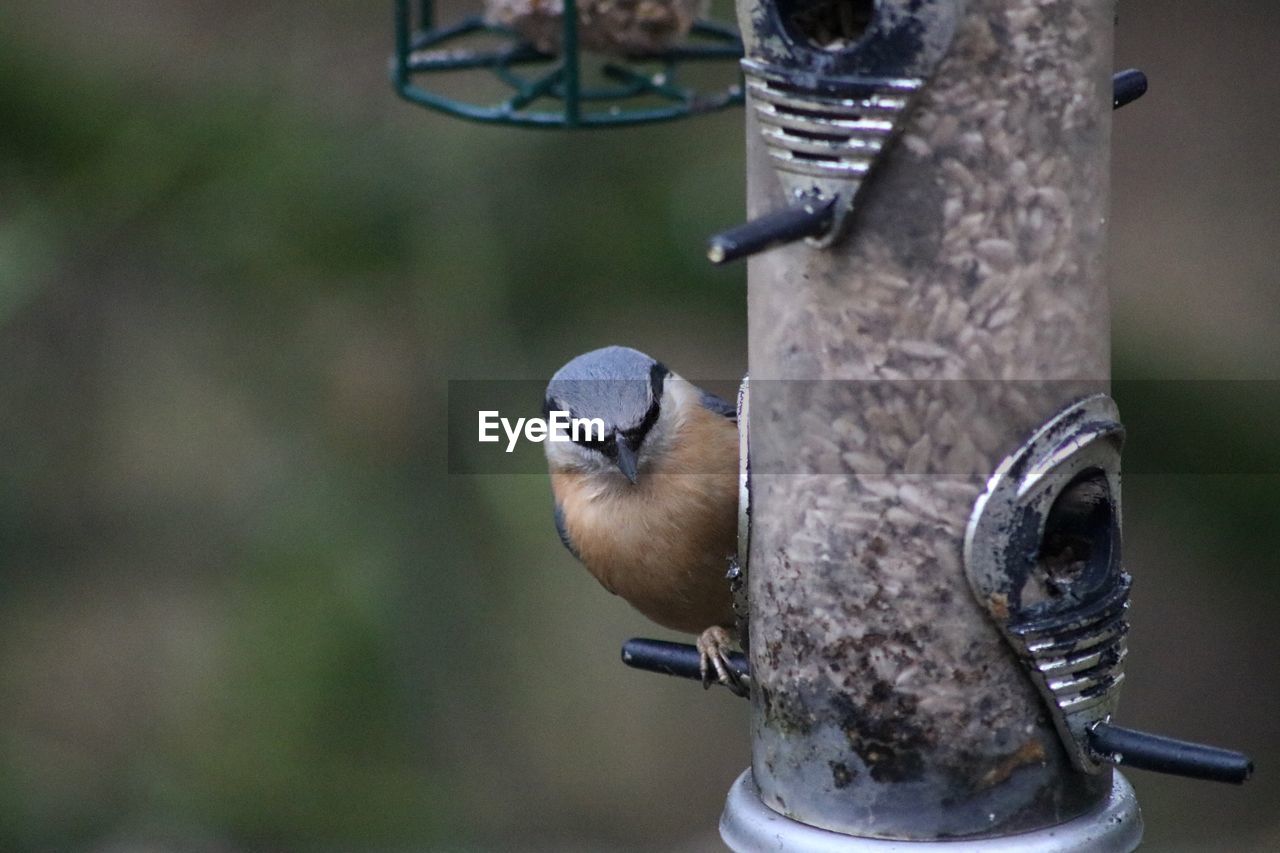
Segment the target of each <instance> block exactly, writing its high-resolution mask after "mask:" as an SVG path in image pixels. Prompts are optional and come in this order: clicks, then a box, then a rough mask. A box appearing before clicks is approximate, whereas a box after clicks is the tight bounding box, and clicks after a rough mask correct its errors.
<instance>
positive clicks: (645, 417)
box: [543, 346, 672, 484]
mask: <svg viewBox="0 0 1280 853" xmlns="http://www.w3.org/2000/svg"><path fill="white" fill-rule="evenodd" d="M670 376H672V374H671V372H670V371H669V370H667V368H666V367H665V366H663V364H662V363H661V362H659V361H656V360H654V359H652V358H650V357H649V356H647V355H645V354H644V353H642V352H639V351H637V350H633V349H630V348H629V347H619V346H612V347H605V348H604V349H598V350H592V351H591V352H588V353H583V354H582V355H580V356H578V357H577V358H575V359H573V360H572V361H570V362H569V363H568V364H566V365H565V366H564V367H562V368H560V369H559V370H558V371H556V374H555V376H553V377H551V382H550V383H548V384H547V394H546V400H545V401H544V403H543V408H544V412H553V411H561V412H568V413H569V417H570V418H574V419H597V421H598V423H600V424H603V427H604V429H603V435H601V434H600V431H599V430H591V431H590V434H588V432H589V431H588V430H587V429H585V428H584V429H581V430H579V431H578V432H577V435H576V437H575V438H576V440H571V441H548V442H547V444H546V448H547V459H548V461H550V463H551V464H552V466H553V467H558V468H562V469H574V470H580V471H584V472H586V473H590V474H603V475H607V476H612V477H617V475H618V474H619V473H621V475H622V476H625V477H626V479H627V480H629V481H630V482H631V483H632V484H634V483H635V482H636V481H637V480H638V479H639V476H640V471H641V468H642V467H644V466H645V464H646V463H647V462H648V461H649V460H650V459H651V458H652V457H653V456H654V455H656V453H657V452H659V451H660V449H661V447H660V446H661V444H662V442H663V441H664V440H665V438H664V436H665V435H666V434H667V432H668V430H667V425H668V422H669V421H670V417H666V418H664V417H663V408H662V403H663V396H664V394H663V391H664V387H665V385H666V381H667V379H668V377H670ZM571 435H573V434H572V433H571Z"/></svg>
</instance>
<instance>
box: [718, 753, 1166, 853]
mask: <svg viewBox="0 0 1280 853" xmlns="http://www.w3.org/2000/svg"><path fill="white" fill-rule="evenodd" d="M1112 779H1113V780H1114V781H1113V782H1112V786H1111V795H1110V796H1109V797H1108V798H1107V800H1106V802H1104V803H1102V805H1101V806H1099V808H1098V809H1097V810H1096V811H1094V812H1091V813H1089V814H1085V815H1081V816H1080V817H1078V818H1075V819H1074V820H1069V821H1067V822H1066V823H1060V824H1058V825H1057V826H1050V827H1046V828H1045V829H1039V830H1036V831H1034V832H1021V833H1017V834H1015V835H1006V836H1002V837H996V838H978V839H973V840H970V841H963V840H961V841H894V840H888V839H882V838H862V837H858V836H853V835H844V834H841V833H839V832H831V831H830V830H826V829H818V828H816V827H812V826H809V825H808V824H804V823H800V822H799V821H795V820H792V819H790V818H788V817H783V816H782V815H780V814H778V813H777V812H775V811H774V810H773V809H771V808H769V807H768V806H766V805H765V804H764V803H763V802H761V801H760V792H759V790H758V789H757V788H756V784H755V780H754V779H753V778H752V776H751V770H750V768H748V769H747V770H745V771H743V773H742V775H741V776H739V777H738V778H737V780H736V781H734V783H733V787H731V788H730V789H729V797H728V800H727V802H726V803H725V807H724V814H723V815H721V816H720V837H721V838H722V839H724V842H725V844H727V845H729V848H730V849H731V850H736V851H753V850H776V851H793V853H925V851H931V850H932V851H943V853H979V851H981V853H1014V851H1017V853H1130V851H1132V850H1135V849H1137V847H1138V844H1139V843H1140V842H1141V841H1142V814H1141V812H1140V811H1139V810H1138V798H1137V796H1136V795H1135V794H1134V793H1133V788H1132V787H1130V785H1129V783H1128V781H1126V780H1125V778H1124V777H1123V776H1121V775H1120V773H1119V772H1118V771H1115V772H1113V774H1112Z"/></svg>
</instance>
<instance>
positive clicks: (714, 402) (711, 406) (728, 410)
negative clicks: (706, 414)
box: [699, 391, 738, 424]
mask: <svg viewBox="0 0 1280 853" xmlns="http://www.w3.org/2000/svg"><path fill="white" fill-rule="evenodd" d="M699 402H701V403H702V408H704V409H706V410H708V411H711V412H715V413H716V414H717V415H722V416H724V417H726V418H728V419H729V420H731V421H733V422H734V423H735V424H736V423H737V422H738V407H737V406H735V405H733V404H732V403H726V402H725V401H724V400H722V399H720V398H719V397H717V396H716V395H715V394H712V393H711V392H710V391H703V392H702V399H701V400H700V401H699Z"/></svg>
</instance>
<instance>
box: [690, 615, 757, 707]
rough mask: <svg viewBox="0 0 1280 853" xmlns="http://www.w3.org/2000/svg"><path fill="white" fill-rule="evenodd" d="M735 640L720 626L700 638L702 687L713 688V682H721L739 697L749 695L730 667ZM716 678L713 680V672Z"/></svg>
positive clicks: (698, 643) (711, 628)
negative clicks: (730, 652) (731, 649)
mask: <svg viewBox="0 0 1280 853" xmlns="http://www.w3.org/2000/svg"><path fill="white" fill-rule="evenodd" d="M732 645H733V640H732V638H730V636H729V632H728V631H727V630H725V629H724V628H722V627H720V626H719V625H713V626H712V627H710V628H708V629H707V630H705V631H703V632H702V633H701V634H700V635H699V636H698V642H697V646H698V656H699V658H700V660H699V669H700V670H701V672H702V687H703V689H706V688H708V687H710V686H711V682H712V681H713V680H715V681H718V682H720V683H721V684H723V685H724V686H725V687H728V688H729V690H730V691H731V692H732V693H734V694H735V695H737V696H747V695H749V693H748V691H747V686H746V685H745V684H743V683H742V678H741V677H740V676H739V675H738V674H737V673H736V672H734V671H733V667H731V666H730V665H729V658H728V653H729V648H730V646H732ZM713 671H714V673H715V678H714V679H712V672H713Z"/></svg>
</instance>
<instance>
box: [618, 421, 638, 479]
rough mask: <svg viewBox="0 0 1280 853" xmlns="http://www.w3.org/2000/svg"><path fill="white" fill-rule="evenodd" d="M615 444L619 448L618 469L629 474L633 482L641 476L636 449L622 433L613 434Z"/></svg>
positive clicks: (628, 476)
mask: <svg viewBox="0 0 1280 853" xmlns="http://www.w3.org/2000/svg"><path fill="white" fill-rule="evenodd" d="M613 441H614V446H615V447H617V448H618V459H617V466H618V470H619V471H621V472H622V473H623V474H625V475H626V476H627V479H628V480H630V481H631V482H632V483H633V484H634V483H635V481H636V480H637V479H638V478H639V475H640V471H639V467H638V465H637V461H636V451H635V449H634V448H633V447H632V446H631V445H630V444H629V443H628V442H627V440H626V439H625V438H623V436H622V433H620V432H615V433H614V434H613Z"/></svg>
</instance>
